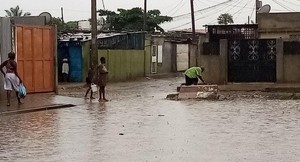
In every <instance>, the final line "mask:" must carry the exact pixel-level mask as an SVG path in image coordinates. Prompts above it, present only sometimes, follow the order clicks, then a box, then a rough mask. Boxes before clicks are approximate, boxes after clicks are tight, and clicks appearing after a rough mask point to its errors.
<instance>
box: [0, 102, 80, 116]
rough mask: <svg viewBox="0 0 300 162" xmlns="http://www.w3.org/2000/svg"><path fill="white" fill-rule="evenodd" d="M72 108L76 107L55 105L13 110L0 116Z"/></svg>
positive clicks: (1, 113)
mask: <svg viewBox="0 0 300 162" xmlns="http://www.w3.org/2000/svg"><path fill="white" fill-rule="evenodd" d="M74 106H76V105H73V104H56V105H49V106H43V107H35V108H29V109H23V110H13V111H6V112H0V115H4V116H6V115H15V114H25V113H31V112H38V111H45V110H54V109H61V108H69V107H74Z"/></svg>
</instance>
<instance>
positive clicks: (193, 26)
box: [191, 0, 196, 41]
mask: <svg viewBox="0 0 300 162" xmlns="http://www.w3.org/2000/svg"><path fill="white" fill-rule="evenodd" d="M191 17H192V31H193V41H195V40H196V29H195V13H194V0H191Z"/></svg>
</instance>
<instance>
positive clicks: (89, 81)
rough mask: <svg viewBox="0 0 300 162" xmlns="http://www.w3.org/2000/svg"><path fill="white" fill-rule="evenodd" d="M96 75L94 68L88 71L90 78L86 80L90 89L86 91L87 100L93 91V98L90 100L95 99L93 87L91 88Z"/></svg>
mask: <svg viewBox="0 0 300 162" xmlns="http://www.w3.org/2000/svg"><path fill="white" fill-rule="evenodd" d="M94 74H95V72H94V68H93V67H91V68H90V69H89V71H88V76H87V77H86V79H85V81H86V84H87V86H88V89H87V90H86V93H85V96H84V97H85V98H87V95H88V93H89V92H90V91H91V96H90V99H91V100H92V99H95V98H94V97H93V91H92V90H91V89H92V87H91V85H92V83H93V82H92V81H93V78H94Z"/></svg>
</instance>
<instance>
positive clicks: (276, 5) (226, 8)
mask: <svg viewBox="0 0 300 162" xmlns="http://www.w3.org/2000/svg"><path fill="white" fill-rule="evenodd" d="M90 1H91V0H48V1H47V0H2V2H1V5H0V11H1V12H0V16H5V15H6V14H5V12H4V10H5V9H9V8H10V7H15V6H17V5H19V6H20V8H21V9H23V11H25V12H31V13H32V15H39V13H41V12H43V11H47V12H49V13H51V14H52V16H54V17H60V16H61V12H60V11H61V10H60V8H61V7H63V8H64V19H65V21H71V20H86V19H89V18H90V17H91V16H90V11H91V7H90V4H91V3H90ZM103 1H104V5H105V8H106V9H108V10H114V11H116V9H117V8H125V9H129V8H133V7H143V3H144V0H103ZM225 1H230V2H228V3H225V4H223V5H219V6H217V7H211V6H214V5H216V4H219V3H222V2H225ZM189 2H190V0H148V9H159V10H160V11H161V12H162V15H168V16H172V17H175V16H178V15H182V14H187V13H189V12H190V3H189ZM194 3H195V11H196V13H195V15H196V27H197V28H203V25H205V24H217V17H218V16H219V15H220V14H222V13H226V12H228V13H230V14H231V15H233V18H234V22H235V23H238V24H244V23H246V22H247V21H248V16H249V17H251V19H252V20H254V19H255V12H253V11H254V10H253V9H254V5H255V4H254V3H255V0H194ZM263 4H264V5H265V4H270V5H271V8H272V9H271V12H300V0H263ZM208 7H211V8H209V9H206V10H203V11H201V12H197V11H198V10H201V9H205V8H208ZM97 8H98V9H103V4H102V0H97ZM190 26H191V24H190V16H189V15H187V16H181V17H178V18H175V19H174V21H173V22H171V23H165V24H163V25H162V27H163V28H165V29H167V30H170V29H186V28H190Z"/></svg>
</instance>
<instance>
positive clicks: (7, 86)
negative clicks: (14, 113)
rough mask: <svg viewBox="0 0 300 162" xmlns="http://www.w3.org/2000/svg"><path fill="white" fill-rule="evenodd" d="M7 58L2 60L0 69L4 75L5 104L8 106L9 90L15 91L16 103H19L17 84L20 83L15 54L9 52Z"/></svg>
mask: <svg viewBox="0 0 300 162" xmlns="http://www.w3.org/2000/svg"><path fill="white" fill-rule="evenodd" d="M8 58H9V59H8V60H6V61H4V62H3V63H2V64H1V65H0V70H1V72H2V74H3V75H4V78H5V81H4V90H6V93H7V106H10V95H11V91H13V90H14V91H15V92H16V95H17V99H18V103H19V104H21V101H20V97H19V94H18V92H19V85H20V83H22V80H21V78H20V77H19V74H18V72H17V63H16V61H15V58H16V54H15V53H14V52H10V53H9V54H8ZM3 67H5V68H6V72H4V71H3Z"/></svg>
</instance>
